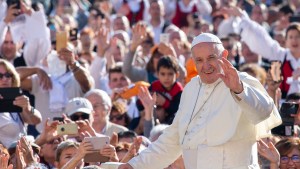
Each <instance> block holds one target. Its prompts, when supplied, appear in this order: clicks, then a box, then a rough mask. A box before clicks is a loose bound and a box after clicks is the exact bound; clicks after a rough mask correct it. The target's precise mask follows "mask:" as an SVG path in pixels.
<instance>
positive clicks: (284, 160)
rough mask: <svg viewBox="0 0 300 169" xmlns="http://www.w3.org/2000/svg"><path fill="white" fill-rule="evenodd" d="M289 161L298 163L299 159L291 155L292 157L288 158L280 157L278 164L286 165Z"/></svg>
mask: <svg viewBox="0 0 300 169" xmlns="http://www.w3.org/2000/svg"><path fill="white" fill-rule="evenodd" d="M290 159H291V160H292V161H293V162H294V163H299V162H300V157H299V156H298V155H293V156H292V157H288V156H282V157H280V163H282V164H287V163H288V162H289V161H290Z"/></svg>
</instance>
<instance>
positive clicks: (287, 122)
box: [279, 102, 299, 126]
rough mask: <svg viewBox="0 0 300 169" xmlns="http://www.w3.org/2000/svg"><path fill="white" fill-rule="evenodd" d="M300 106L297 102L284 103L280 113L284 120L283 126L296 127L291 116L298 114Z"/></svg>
mask: <svg viewBox="0 0 300 169" xmlns="http://www.w3.org/2000/svg"><path fill="white" fill-rule="evenodd" d="M298 108H299V104H298V103H295V102H283V103H282V105H281V108H280V111H279V114H280V116H281V119H282V125H284V126H291V125H294V120H295V119H294V117H292V116H291V114H297V112H298Z"/></svg>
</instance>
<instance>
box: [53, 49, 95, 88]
mask: <svg viewBox="0 0 300 169" xmlns="http://www.w3.org/2000/svg"><path fill="white" fill-rule="evenodd" d="M58 53H59V57H60V59H62V60H64V61H65V62H66V64H67V65H68V66H69V68H70V70H71V71H72V72H73V75H74V76H75V79H76V80H77V82H78V83H79V85H80V87H81V90H82V92H83V93H85V92H87V91H89V90H90V89H91V88H92V86H94V84H93V83H94V81H93V78H92V76H91V75H90V73H89V72H88V70H86V69H85V68H84V67H82V66H81V65H80V64H79V63H78V62H77V61H76V59H75V54H74V53H73V51H71V50H69V49H67V48H63V49H61V50H60V51H59V52H58Z"/></svg>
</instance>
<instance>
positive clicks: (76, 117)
mask: <svg viewBox="0 0 300 169" xmlns="http://www.w3.org/2000/svg"><path fill="white" fill-rule="evenodd" d="M89 118H90V115H89V114H86V113H82V114H73V115H72V116H70V119H71V120H72V121H77V120H80V119H82V120H86V119H87V120H88V119H89Z"/></svg>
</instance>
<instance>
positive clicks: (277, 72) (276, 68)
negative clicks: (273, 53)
mask: <svg viewBox="0 0 300 169" xmlns="http://www.w3.org/2000/svg"><path fill="white" fill-rule="evenodd" d="M270 73H271V76H272V79H273V81H274V82H280V81H281V62H280V61H272V62H271V69H270Z"/></svg>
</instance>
